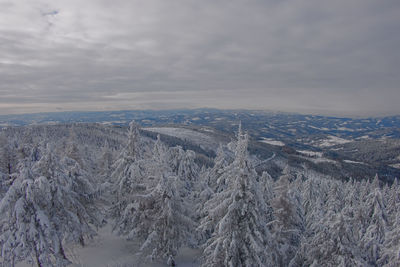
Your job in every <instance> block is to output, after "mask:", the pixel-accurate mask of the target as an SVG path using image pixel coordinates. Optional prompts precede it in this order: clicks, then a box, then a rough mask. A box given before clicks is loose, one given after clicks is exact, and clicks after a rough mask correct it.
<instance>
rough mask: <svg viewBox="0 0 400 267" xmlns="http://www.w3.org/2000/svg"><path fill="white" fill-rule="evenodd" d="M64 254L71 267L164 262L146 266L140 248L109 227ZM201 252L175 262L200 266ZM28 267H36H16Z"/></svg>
mask: <svg viewBox="0 0 400 267" xmlns="http://www.w3.org/2000/svg"><path fill="white" fill-rule="evenodd" d="M65 250H66V254H67V257H68V259H69V260H71V261H72V262H73V264H72V265H70V266H73V267H162V266H167V264H166V263H163V262H148V261H146V260H145V259H143V258H141V257H140V256H138V255H135V254H136V252H137V251H138V250H139V245H138V244H137V243H135V242H133V241H127V240H125V239H124V238H123V237H120V236H117V235H116V234H114V233H112V232H111V225H110V224H109V225H107V226H105V227H103V228H101V229H99V234H98V235H97V236H96V237H94V238H93V240H90V241H89V242H88V244H87V245H86V246H85V247H81V246H80V245H72V246H67V247H66V249H65ZM200 256H201V251H199V250H194V249H190V248H182V249H181V250H180V254H179V255H178V256H177V258H176V264H177V266H179V267H197V266H200V263H199V262H200V260H199V257H200ZM28 266H29V267H30V266H36V264H33V265H31V264H29V263H26V262H20V263H18V264H17V265H16V267H28Z"/></svg>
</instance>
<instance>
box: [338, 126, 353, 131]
mask: <svg viewBox="0 0 400 267" xmlns="http://www.w3.org/2000/svg"><path fill="white" fill-rule="evenodd" d="M337 130H339V131H348V132H354V130H353V129H350V128H346V127H339V128H337Z"/></svg>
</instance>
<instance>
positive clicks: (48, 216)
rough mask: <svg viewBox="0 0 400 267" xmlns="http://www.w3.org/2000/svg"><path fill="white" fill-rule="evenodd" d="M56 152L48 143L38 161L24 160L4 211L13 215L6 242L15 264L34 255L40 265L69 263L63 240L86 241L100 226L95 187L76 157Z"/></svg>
mask: <svg viewBox="0 0 400 267" xmlns="http://www.w3.org/2000/svg"><path fill="white" fill-rule="evenodd" d="M53 151H54V149H53V148H52V146H51V145H48V146H47V148H46V149H45V150H44V151H43V153H42V154H43V156H42V157H41V159H40V160H39V161H38V162H31V160H30V158H29V157H28V158H26V159H25V160H23V161H21V163H20V165H19V166H20V167H19V172H18V173H17V174H16V175H15V176H16V178H15V180H14V182H13V184H12V185H11V187H10V188H9V190H8V191H7V193H6V195H5V197H4V198H3V199H2V201H1V204H0V209H1V214H7V215H6V216H5V218H3V220H2V221H1V241H0V242H1V244H2V251H3V257H4V258H5V260H6V261H7V262H9V263H13V262H14V261H19V260H23V259H27V258H29V257H31V258H32V259H33V260H34V261H35V262H36V263H37V265H38V266H52V265H57V266H63V265H66V264H68V263H69V261H68V260H67V259H66V257H65V253H64V250H63V242H64V241H74V242H80V243H82V244H83V240H84V239H83V238H84V237H85V236H88V237H91V236H93V235H94V234H95V230H94V229H93V226H99V225H100V220H99V217H98V214H97V209H96V207H95V206H94V202H93V199H92V198H91V194H92V193H93V191H94V190H93V186H92V185H91V184H90V182H89V181H88V179H87V177H86V176H85V175H84V174H83V173H82V172H81V171H80V169H79V165H78V163H77V162H76V161H74V160H73V159H69V158H64V159H61V160H60V159H59V158H58V157H57V155H55V154H54V153H53ZM32 164H33V166H32Z"/></svg>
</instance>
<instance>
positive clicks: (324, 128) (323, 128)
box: [308, 125, 329, 131]
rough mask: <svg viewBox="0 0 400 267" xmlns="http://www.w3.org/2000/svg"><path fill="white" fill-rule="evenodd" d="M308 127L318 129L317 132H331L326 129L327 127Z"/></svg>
mask: <svg viewBox="0 0 400 267" xmlns="http://www.w3.org/2000/svg"><path fill="white" fill-rule="evenodd" d="M308 127H310V128H313V129H316V130H320V131H329V129H328V128H326V127H322V128H319V127H315V126H312V125H308Z"/></svg>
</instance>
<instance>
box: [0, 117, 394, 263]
mask: <svg viewBox="0 0 400 267" xmlns="http://www.w3.org/2000/svg"><path fill="white" fill-rule="evenodd" d="M248 143H249V135H248V134H247V133H246V132H245V131H244V130H242V129H241V127H239V129H238V131H237V133H236V138H235V139H234V140H232V141H231V142H230V143H229V144H228V145H226V146H223V145H220V147H219V148H218V149H217V150H216V153H215V155H210V158H209V161H206V160H204V156H203V159H202V160H199V158H198V155H197V153H196V152H195V151H193V150H190V149H188V147H185V148H182V147H181V146H168V145H167V144H166V142H164V141H163V140H162V139H161V138H160V136H157V137H156V136H151V135H148V134H147V135H143V134H141V130H140V126H139V125H138V124H136V123H134V122H132V123H130V125H129V129H126V128H123V127H112V126H105V125H101V124H85V123H81V124H57V125H36V126H24V127H9V128H4V129H2V130H1V132H0V182H1V183H0V198H1V201H0V214H1V216H0V247H1V255H0V266H15V265H16V264H17V263H18V262H21V261H26V262H28V263H30V264H32V265H34V266H39V267H44V266H68V265H71V264H73V263H74V262H73V259H70V258H69V257H68V255H67V253H65V247H66V246H68V245H69V244H79V245H80V246H85V245H86V243H87V242H88V241H89V240H90V239H91V238H93V237H94V236H96V235H97V233H98V231H99V229H101V228H102V227H105V226H106V225H112V229H113V233H114V234H115V235H119V236H122V237H123V238H126V239H127V240H134V241H135V242H139V243H140V248H139V250H138V251H132V254H138V255H140V257H141V259H143V260H144V261H146V262H149V263H150V262H154V261H158V262H163V263H164V264H166V265H168V266H179V262H178V261H177V260H176V256H177V254H178V253H179V251H180V250H181V249H182V248H184V247H190V248H196V249H199V250H200V251H201V254H202V255H201V258H200V259H199V264H200V265H201V266H229V267H240V266H292V267H295V266H393V267H394V266H400V186H399V184H398V181H397V179H395V180H394V182H393V183H391V184H389V183H386V182H385V183H384V182H382V181H381V180H380V179H379V177H378V175H377V176H375V178H374V179H373V180H367V179H364V180H361V181H360V180H353V179H352V178H351V177H348V179H347V180H336V179H332V178H329V177H326V176H324V175H320V174H319V173H317V172H315V171H311V170H308V169H307V168H304V169H302V170H299V169H296V168H292V167H291V166H290V165H287V164H286V165H284V166H283V167H282V170H281V174H280V175H279V177H278V178H272V177H271V175H270V174H269V173H268V171H264V172H262V173H257V172H256V170H255V167H254V166H255V162H256V161H257V158H256V157H255V156H254V155H251V154H249V152H248ZM189 148H190V147H189ZM204 162H207V164H205V163H204ZM208 162H210V164H209V163H208ZM203 163H204V164H203ZM134 264H135V263H132V266H135V265H134Z"/></svg>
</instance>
